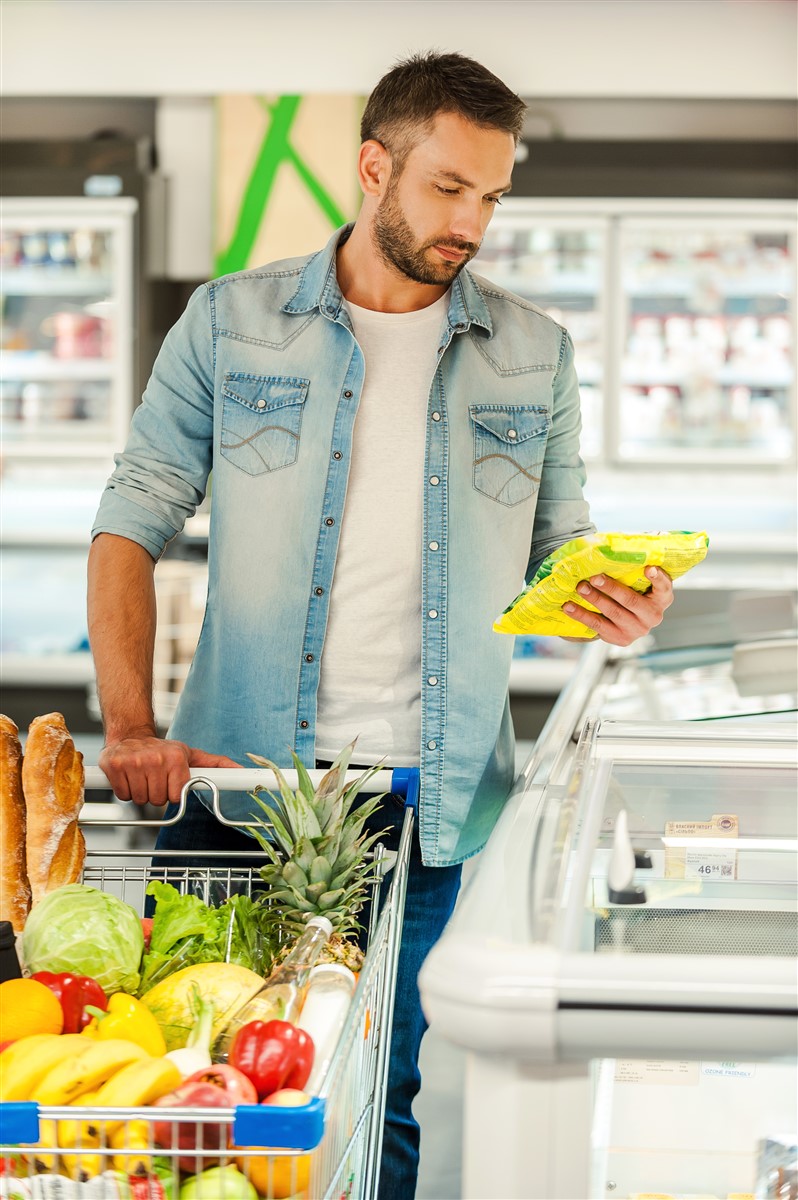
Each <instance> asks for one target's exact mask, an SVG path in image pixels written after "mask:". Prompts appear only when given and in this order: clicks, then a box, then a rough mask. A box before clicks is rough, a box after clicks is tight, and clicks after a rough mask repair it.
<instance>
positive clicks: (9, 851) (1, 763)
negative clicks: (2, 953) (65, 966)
mask: <svg viewBox="0 0 798 1200" xmlns="http://www.w3.org/2000/svg"><path fill="white" fill-rule="evenodd" d="M18 735H19V730H18V729H17V727H16V725H15V724H14V722H13V721H12V720H11V718H10V717H4V716H2V715H0V849H2V866H1V867H0V921H10V922H11V924H12V925H13V927H14V933H21V932H22V927H23V925H24V924H25V918H26V917H27V915H28V909H29V908H30V886H29V884H28V873H27V869H26V867H25V800H24V797H23V795H22V747H21V745H20V743H19V736H18Z"/></svg>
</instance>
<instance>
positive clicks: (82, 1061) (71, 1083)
mask: <svg viewBox="0 0 798 1200" xmlns="http://www.w3.org/2000/svg"><path fill="white" fill-rule="evenodd" d="M77 1036H78V1037H80V1034H78V1035H77ZM80 1040H81V1041H82V1042H83V1044H84V1045H85V1047H86V1049H85V1050H82V1051H81V1053H80V1054H78V1055H76V1056H75V1057H73V1058H72V1059H68V1060H67V1061H65V1062H62V1063H59V1065H58V1066H57V1067H54V1068H53V1070H52V1071H50V1072H49V1074H47V1075H45V1077H44V1079H42V1081H41V1083H40V1084H39V1085H38V1087H37V1088H36V1096H35V1099H36V1100H38V1101H39V1104H53V1105H61V1104H71V1103H72V1101H73V1100H76V1099H77V1098H78V1096H82V1095H83V1093H84V1092H91V1091H96V1090H97V1089H98V1088H100V1087H101V1085H102V1084H104V1083H105V1082H106V1081H107V1080H108V1079H110V1078H111V1076H112V1075H115V1074H116V1073H117V1071H121V1070H122V1068H123V1067H126V1066H127V1065H128V1064H129V1063H132V1062H134V1061H135V1060H137V1059H140V1058H147V1057H148V1055H147V1052H146V1051H145V1050H142V1048H141V1046H137V1045H136V1044H135V1042H127V1041H124V1040H123V1039H122V1038H111V1039H109V1040H108V1041H107V1042H91V1041H87V1039H86V1038H83V1037H80ZM0 1057H2V1055H0ZM128 1103H129V1101H128Z"/></svg>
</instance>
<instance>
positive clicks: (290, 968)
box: [211, 917, 332, 1062]
mask: <svg viewBox="0 0 798 1200" xmlns="http://www.w3.org/2000/svg"><path fill="white" fill-rule="evenodd" d="M331 933H332V922H331V921H330V920H329V919H328V918H327V917H311V918H310V919H309V920H308V923H307V928H306V929H305V932H304V933H303V934H302V936H301V937H300V938H299V939H298V940H297V943H296V945H295V946H294V948H293V950H292V951H291V953H290V954H288V955H287V956H286V958H285V959H284V961H283V962H281V963H280V965H279V966H278V967H275V969H274V970H273V971H272V973H271V975H270V976H269V978H268V979H267V980H266V982H265V984H264V985H263V987H262V988H261V990H260V991H259V992H257V993H256V994H255V995H254V996H253V997H252V999H251V1000H249V1001H248V1002H247V1003H246V1004H245V1005H244V1006H243V1008H241V1009H239V1011H238V1012H237V1013H236V1015H235V1017H234V1018H233V1020H232V1021H231V1022H230V1024H229V1025H228V1026H227V1027H226V1028H225V1029H224V1030H223V1032H222V1033H221V1034H220V1035H219V1037H218V1038H217V1039H216V1042H215V1043H214V1045H213V1049H212V1051H211V1057H212V1058H213V1061H214V1062H226V1061H227V1057H228V1054H229V1052H230V1046H231V1044H232V1041H233V1038H234V1037H235V1035H236V1033H237V1032H238V1030H239V1029H240V1028H241V1026H242V1025H247V1024H248V1023H249V1022H250V1021H291V1022H295V1021H296V1019H297V1017H298V1016H299V1012H300V1009H301V1008H302V1002H303V1000H304V999H305V992H306V991H307V988H308V982H309V979H310V972H311V971H312V969H313V967H314V966H315V965H316V963H317V961H318V958H319V955H320V954H321V952H322V950H323V949H324V947H325V946H326V944H327V942H328V940H329V937H330V934H331Z"/></svg>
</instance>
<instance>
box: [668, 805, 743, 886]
mask: <svg viewBox="0 0 798 1200" xmlns="http://www.w3.org/2000/svg"><path fill="white" fill-rule="evenodd" d="M738 828H739V823H738V820H737V817H736V816H734V815H733V814H731V813H716V814H715V815H714V816H712V817H711V818H710V820H709V821H666V822H665V837H666V838H673V839H674V840H675V841H681V842H685V843H688V844H686V845H683V846H669V845H667V844H666V846H665V878H666V879H706V880H717V879H722V880H728V879H736V878H737V851H736V850H733V849H732V848H731V847H724V846H723V840H724V839H725V838H733V839H736V838H737V832H738ZM693 839H695V840H699V839H700V841H701V842H703V843H706V842H707V841H709V840H710V839H712V840H713V841H715V840H717V842H718V846H717V849H716V848H715V846H707V845H706V844H703V845H698V846H695V847H691V846H690V845H689V842H690V841H691V840H693Z"/></svg>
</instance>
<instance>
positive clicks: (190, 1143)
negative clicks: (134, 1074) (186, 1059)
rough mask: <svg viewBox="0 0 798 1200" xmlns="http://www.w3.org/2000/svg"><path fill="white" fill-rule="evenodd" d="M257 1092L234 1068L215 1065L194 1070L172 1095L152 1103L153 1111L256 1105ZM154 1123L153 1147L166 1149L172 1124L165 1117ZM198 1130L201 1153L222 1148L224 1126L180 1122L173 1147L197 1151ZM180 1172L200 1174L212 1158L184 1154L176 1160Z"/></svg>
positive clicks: (170, 1141)
mask: <svg viewBox="0 0 798 1200" xmlns="http://www.w3.org/2000/svg"><path fill="white" fill-rule="evenodd" d="M257 1103H258V1093H257V1092H256V1091H255V1087H254V1085H253V1084H252V1083H250V1081H249V1080H248V1079H247V1077H246V1075H243V1074H242V1073H241V1071H237V1070H236V1069H235V1067H228V1066H226V1065H224V1064H222V1063H215V1064H214V1065H213V1066H210V1067H206V1068H205V1069H204V1070H202V1071H195V1072H194V1074H193V1075H189V1077H188V1078H187V1079H184V1080H183V1082H182V1083H181V1084H180V1086H179V1087H176V1088H175V1090H174V1091H173V1092H167V1093H166V1095H165V1096H161V1097H159V1099H158V1100H156V1101H155V1107H156V1108H182V1107H187V1108H235V1107H236V1105H238V1104H257ZM164 1116H165V1119H164V1120H163V1121H156V1122H155V1125H154V1138H155V1142H156V1145H158V1146H162V1147H163V1148H164V1149H169V1147H170V1146H171V1145H172V1122H171V1121H170V1120H169V1119H168V1117H166V1114H164ZM198 1128H199V1129H200V1130H201V1136H202V1141H201V1142H200V1147H201V1148H202V1149H205V1150H216V1151H218V1150H221V1149H223V1148H224V1145H225V1137H226V1132H227V1130H226V1126H224V1125H204V1124H203V1125H200V1126H197V1124H196V1123H195V1122H194V1121H187V1122H186V1121H183V1122H180V1123H179V1124H178V1125H177V1126H176V1127H175V1132H176V1136H177V1147H178V1149H179V1150H195V1149H196V1148H197V1129H198ZM178 1162H179V1163H180V1166H181V1167H182V1168H183V1170H184V1171H202V1170H203V1169H204V1167H205V1166H206V1165H207V1163H210V1164H211V1165H215V1163H216V1159H213V1160H211V1159H208V1160H207V1163H206V1160H204V1159H202V1158H200V1157H198V1156H197V1157H194V1156H191V1155H184V1156H183V1157H182V1158H180V1159H178Z"/></svg>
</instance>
